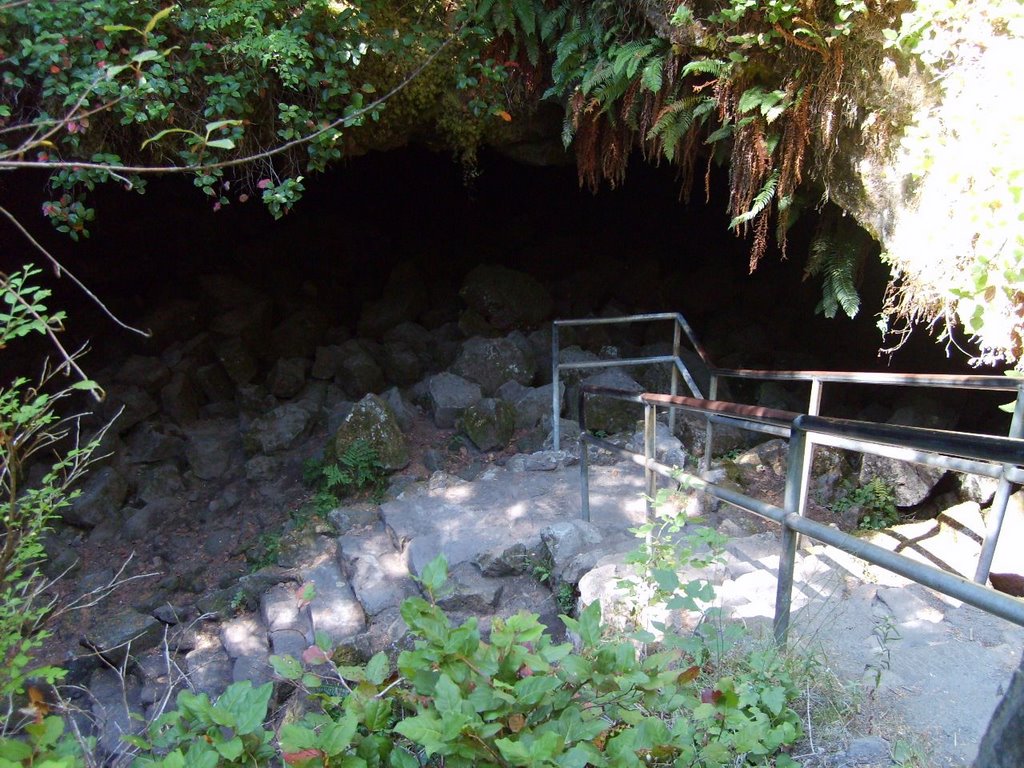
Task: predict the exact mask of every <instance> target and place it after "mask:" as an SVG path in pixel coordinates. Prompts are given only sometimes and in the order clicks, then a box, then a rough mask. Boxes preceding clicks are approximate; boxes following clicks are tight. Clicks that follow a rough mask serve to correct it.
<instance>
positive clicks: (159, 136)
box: [141, 128, 199, 149]
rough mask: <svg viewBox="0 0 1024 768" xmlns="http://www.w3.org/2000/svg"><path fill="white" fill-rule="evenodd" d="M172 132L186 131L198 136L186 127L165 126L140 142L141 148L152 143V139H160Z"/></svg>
mask: <svg viewBox="0 0 1024 768" xmlns="http://www.w3.org/2000/svg"><path fill="white" fill-rule="evenodd" d="M172 133H188V134H191V135H193V136H197V137H198V136H199V134H198V133H196V132H195V131H190V130H188V129H187V128H165V129H164V130H162V131H160V132H159V133H158V134H156V135H155V136H150V137H149V138H148V139H146V140H145V141H144V142H142V147H141V149H145V148H146V147H147V146H148V145H149V144H152V143H153V142H154V141H160V139H162V138H163V137H164V136H168V135H170V134H172Z"/></svg>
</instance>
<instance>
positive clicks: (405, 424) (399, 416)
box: [381, 387, 415, 432]
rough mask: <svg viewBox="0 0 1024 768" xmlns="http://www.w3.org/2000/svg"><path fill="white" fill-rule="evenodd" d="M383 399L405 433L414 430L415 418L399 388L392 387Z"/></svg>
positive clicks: (383, 395)
mask: <svg viewBox="0 0 1024 768" xmlns="http://www.w3.org/2000/svg"><path fill="white" fill-rule="evenodd" d="M381 399H382V400H383V401H384V402H385V403H387V404H388V407H389V408H391V412H392V413H393V414H395V420H396V421H397V422H398V426H399V427H400V428H401V430H402V431H403V432H408V431H409V430H410V429H412V425H413V420H414V418H415V416H414V415H413V410H412V408H411V407H410V405H409V404H408V403H407V402H406V401H405V398H404V397H402V393H401V392H400V391H399V389H398V387H391V389H389V390H387V391H386V392H384V394H382V395H381Z"/></svg>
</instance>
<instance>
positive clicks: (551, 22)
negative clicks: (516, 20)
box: [540, 5, 569, 42]
mask: <svg viewBox="0 0 1024 768" xmlns="http://www.w3.org/2000/svg"><path fill="white" fill-rule="evenodd" d="M568 13H569V6H567V5H560V6H559V7H558V8H556V9H555V10H553V11H551V12H550V13H547V14H545V15H544V17H543V18H542V19H541V23H540V39H541V40H543V41H545V42H547V41H548V40H549V39H550V38H551V36H552V35H553V34H554V33H555V32H556V31H558V30H559V29H561V28H562V26H563V25H564V24H565V17H566V15H567V14H568Z"/></svg>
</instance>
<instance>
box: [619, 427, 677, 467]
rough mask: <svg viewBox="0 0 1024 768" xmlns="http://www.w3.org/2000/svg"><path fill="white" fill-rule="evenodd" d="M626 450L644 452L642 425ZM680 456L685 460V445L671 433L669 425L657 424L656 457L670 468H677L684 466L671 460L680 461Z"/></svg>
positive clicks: (655, 435)
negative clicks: (674, 466)
mask: <svg viewBox="0 0 1024 768" xmlns="http://www.w3.org/2000/svg"><path fill="white" fill-rule="evenodd" d="M626 448H628V449H629V450H631V451H635V452H636V453H643V452H644V429H643V425H642V424H637V425H636V427H635V429H634V432H633V439H632V440H630V442H629V443H627V444H626ZM680 456H682V457H683V458H684V460H685V456H686V452H685V451H684V450H683V444H682V443H681V442H680V441H679V438H678V437H676V436H675V435H673V434H672V433H671V432H670V431H669V429H668V424H662V423H661V422H660V421H659V422H657V423H656V424H655V427H654V457H655V458H656V459H657V460H658V461H660V462H662V463H663V464H668V465H669V466H672V465H673V463H674V464H675V465H676V466H682V464H681V463H680V462H678V461H676V462H672V461H669V459H670V458H674V459H678V458H679V457H680Z"/></svg>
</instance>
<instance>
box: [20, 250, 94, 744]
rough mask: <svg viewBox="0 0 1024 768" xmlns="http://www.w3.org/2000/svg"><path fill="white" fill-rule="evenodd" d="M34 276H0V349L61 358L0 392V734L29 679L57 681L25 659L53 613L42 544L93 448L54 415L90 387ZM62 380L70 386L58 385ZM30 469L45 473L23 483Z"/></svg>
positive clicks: (70, 421) (71, 422) (32, 272)
mask: <svg viewBox="0 0 1024 768" xmlns="http://www.w3.org/2000/svg"><path fill="white" fill-rule="evenodd" d="M38 272H39V270H37V269H34V268H32V267H24V268H23V269H22V270H21V271H20V272H15V273H13V274H11V275H5V274H3V273H0V292H2V294H3V305H4V306H3V308H2V309H0V349H3V348H5V347H7V346H8V345H9V344H11V343H12V342H14V341H16V340H19V339H22V338H24V337H26V336H29V335H32V334H36V333H38V334H44V335H47V336H49V337H50V338H51V340H53V342H54V343H55V344H56V346H57V348H58V350H59V351H60V352H61V353H62V354H63V355H64V357H63V360H62V361H61V363H60V364H59V365H56V366H53V365H49V364H46V365H45V366H44V367H43V371H42V374H41V375H40V377H39V379H38V380H37V381H35V382H30V381H29V380H28V379H27V378H24V377H17V378H14V379H13V380H12V381H10V382H3V383H2V384H0V698H2V699H5V700H6V701H7V705H8V706H7V711H6V713H5V715H3V719H2V721H0V733H3V732H6V731H7V730H8V729H9V728H10V727H12V723H11V716H12V715H13V714H14V711H15V707H14V697H15V696H16V695H18V694H22V693H24V692H25V687H26V681H27V680H28V678H29V676H30V675H32V676H35V677H38V678H41V679H43V680H46V681H48V682H51V683H52V682H53V681H54V680H56V679H58V678H59V677H60V676H61V671H60V670H57V669H54V668H52V667H44V668H33V653H34V652H35V651H36V650H37V649H38V648H39V646H40V645H41V644H42V642H43V640H44V639H45V638H46V636H47V633H46V631H45V629H43V622H44V620H45V618H46V617H47V615H48V614H49V613H50V611H51V609H52V608H53V607H54V606H53V605H52V604H49V603H46V602H45V601H44V600H42V592H43V590H44V588H45V587H46V579H45V577H44V576H43V575H42V573H41V572H40V571H39V565H40V564H41V563H42V561H43V560H44V559H45V552H44V551H43V544H42V536H43V534H44V533H45V532H46V531H47V530H48V529H49V527H50V525H51V523H52V522H53V520H54V519H55V518H56V517H57V515H58V513H59V512H60V510H61V509H63V508H65V507H67V506H68V505H69V504H70V503H71V501H72V500H73V499H74V498H75V496H76V495H77V493H78V492H77V491H73V490H72V486H73V485H74V484H75V483H76V482H77V481H78V480H79V479H80V478H81V477H82V475H83V474H84V473H85V471H86V469H87V467H88V465H89V463H90V461H91V460H92V455H93V452H94V451H95V449H96V446H97V441H93V442H89V443H84V444H83V442H82V440H81V432H80V425H79V422H78V417H77V416H76V417H70V418H62V417H61V416H59V415H58V413H57V406H58V404H59V403H60V401H62V400H64V399H66V398H68V397H70V396H71V395H72V394H73V393H75V392H76V391H77V390H89V391H94V392H95V391H96V390H98V387H97V385H96V384H95V383H94V382H92V381H89V380H88V379H86V378H85V376H84V374H82V372H81V369H80V368H79V367H78V366H77V364H76V362H75V358H76V355H73V354H72V355H68V354H66V353H64V350H63V348H62V347H60V345H59V343H58V342H57V341H56V336H55V334H56V333H57V332H58V331H60V330H61V329H62V327H63V325H62V324H63V320H64V314H63V313H62V312H49V311H48V310H47V307H46V305H45V304H44V302H45V301H46V299H47V298H48V297H49V294H50V292H49V291H48V290H45V289H42V288H39V287H36V286H34V285H33V278H34V277H35V276H36V275H37V274H38ZM68 377H73V378H77V380H76V381H74V382H73V383H72V384H70V385H62V379H65V378H68ZM33 465H41V466H45V465H49V466H48V469H46V470H45V471H43V473H42V477H41V479H39V480H37V481H35V482H31V483H29V482H28V477H29V474H30V473H29V469H30V468H31V467H32V466H33ZM47 734H49V731H47V732H46V733H45V734H41V737H43V736H46V735H47Z"/></svg>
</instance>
